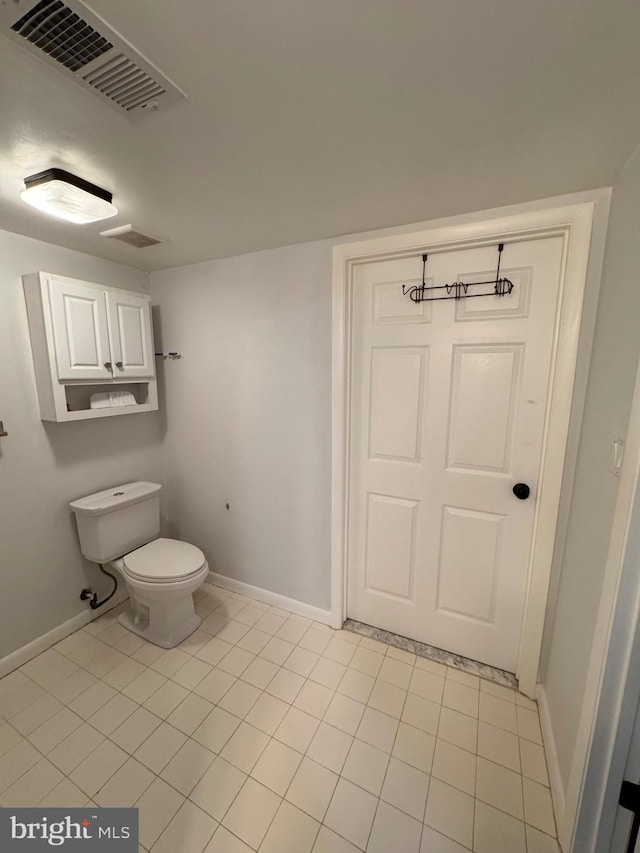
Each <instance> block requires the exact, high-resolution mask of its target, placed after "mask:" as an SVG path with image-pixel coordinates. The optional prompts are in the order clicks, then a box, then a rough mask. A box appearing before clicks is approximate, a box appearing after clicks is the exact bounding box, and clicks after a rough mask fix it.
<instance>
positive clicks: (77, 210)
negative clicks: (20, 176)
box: [20, 169, 118, 225]
mask: <svg viewBox="0 0 640 853" xmlns="http://www.w3.org/2000/svg"><path fill="white" fill-rule="evenodd" d="M69 179H70V180H69ZM25 186H26V189H24V190H23V191H22V192H21V193H20V198H21V199H22V200H23V201H26V203H27V204H30V205H31V206H32V207H35V208H36V209H37V210H41V211H43V212H44V213H48V214H49V215H50V216H57V217H58V218H59V219H66V220H67V221H68V222H75V223H76V224H79V225H82V224H85V223H87V222H97V221H98V220H100V219H109V218H110V217H111V216H115V215H116V214H117V212H118V208H117V207H116V206H115V205H113V204H111V193H108V192H107V191H106V190H102V189H101V188H100V187H96V186H95V185H94V184H90V183H89V182H88V181H84V180H83V179H82V178H78V177H76V176H75V175H71V174H70V173H68V172H64V171H63V170H61V169H51V170H48V172H42V173H40V174H39V175H34V176H32V177H31V178H25Z"/></svg>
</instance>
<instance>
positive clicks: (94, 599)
mask: <svg viewBox="0 0 640 853" xmlns="http://www.w3.org/2000/svg"><path fill="white" fill-rule="evenodd" d="M98 568H99V569H100V571H101V572H102V574H103V575H108V576H109V577H110V578H111V580H112V581H113V589H112V590H111V592H110V593H109V595H108V596H107V597H106V598H103V599H102V601H98V593H97V592H94V593H93V595H91V593H92V590H91V589H90V588H88V587H87V588H86V589H83V590H82V592H81V593H80V600H81V601H86V600H87V599H88V598H89V597H91V601H90V602H89V606H90V607H91V609H92V610H97V609H98V607H102V605H103V604H106V603H107V601H109V599H111V598H113V596H114V595H115V594H116V590H117V589H118V578H117V577H116V576H115V575H112V574H111V572H108V571H107V570H106V569H105V567H104V566H103V565H102V563H98Z"/></svg>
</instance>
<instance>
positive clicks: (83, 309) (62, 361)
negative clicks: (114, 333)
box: [49, 277, 112, 379]
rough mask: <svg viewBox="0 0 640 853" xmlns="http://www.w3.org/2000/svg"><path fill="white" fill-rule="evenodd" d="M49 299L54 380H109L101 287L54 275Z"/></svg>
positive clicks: (109, 364)
mask: <svg viewBox="0 0 640 853" xmlns="http://www.w3.org/2000/svg"><path fill="white" fill-rule="evenodd" d="M49 298H50V302H51V319H52V324H53V339H54V347H55V352H56V363H57V366H58V379H111V378H112V372H111V361H112V359H111V353H110V349H109V332H108V323H107V307H106V303H105V298H104V290H102V289H100V288H98V287H95V286H92V285H89V284H84V283H83V282H78V281H73V280H71V279H64V278H56V277H54V278H51V279H50V281H49Z"/></svg>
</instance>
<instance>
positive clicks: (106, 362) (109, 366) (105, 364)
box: [104, 361, 111, 370]
mask: <svg viewBox="0 0 640 853" xmlns="http://www.w3.org/2000/svg"><path fill="white" fill-rule="evenodd" d="M104 366H105V367H106V368H107V370H111V362H110V361H105V363H104Z"/></svg>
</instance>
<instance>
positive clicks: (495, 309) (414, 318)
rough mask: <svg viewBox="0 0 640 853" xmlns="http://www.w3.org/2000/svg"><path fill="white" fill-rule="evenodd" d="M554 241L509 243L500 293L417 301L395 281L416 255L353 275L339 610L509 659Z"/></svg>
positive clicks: (543, 400) (484, 657)
mask: <svg viewBox="0 0 640 853" xmlns="http://www.w3.org/2000/svg"><path fill="white" fill-rule="evenodd" d="M561 253H562V241H561V239H560V238H546V239H541V240H531V241H526V242H522V243H513V244H507V245H506V246H505V249H504V252H503V258H502V274H503V275H506V276H507V277H509V278H510V279H511V280H512V281H513V282H514V285H515V286H514V290H513V293H512V294H511V295H509V296H504V297H495V296H487V297H483V298H477V299H476V298H474V299H466V300H465V299H461V300H459V301H455V300H441V299H439V300H437V301H435V302H431V303H420V304H417V305H416V304H415V303H413V302H412V301H411V300H410V299H409V297H408V296H405V295H403V294H402V284H407V283H416V273H417V272H418V269H419V268H420V267H421V259H420V258H404V259H400V260H391V261H389V260H385V261H375V262H370V263H367V264H362V265H361V266H360V267H359V268H358V269H357V271H356V274H355V281H354V291H353V306H352V307H353V324H352V340H351V351H352V373H351V383H350V416H351V437H350V478H349V535H348V615H349V616H351V617H352V618H354V619H357V620H359V621H362V622H366V623H369V624H372V625H375V626H377V627H381V628H386V629H387V630H391V631H394V632H396V633H399V634H402V635H404V636H409V637H412V638H414V639H417V640H421V641H423V642H426V643H430V644H431V645H434V646H438V647H440V648H445V649H448V650H450V651H452V652H455V653H458V654H462V655H466V656H468V657H472V658H475V659H478V660H481V661H484V662H486V663H489V664H492V665H494V666H499V667H501V668H503V669H507V670H509V671H513V670H514V669H515V664H516V660H517V653H518V643H519V635H520V625H521V619H522V612H523V602H524V594H525V588H526V581H527V572H528V565H529V549H530V541H531V534H532V527H533V518H534V511H535V499H536V486H537V479H538V470H539V466H540V460H541V447H542V439H543V433H544V423H545V413H546V407H547V389H548V385H549V374H550V364H551V355H552V349H553V340H554V328H555V315H556V306H557V303H558V286H559V277H560V264H561ZM496 261H497V249H496V247H486V248H480V249H468V250H458V251H450V252H443V253H440V254H436V255H433V256H431V257H430V258H429V261H428V266H427V273H428V276H429V283H430V284H431V285H440V284H443V283H452V282H454V281H456V280H461V281H465V282H473V281H474V280H476V281H486V280H488V279H491V278H492V276H494V275H495V263H496ZM418 283H419V280H418ZM518 481H521V482H526V483H528V484H529V485H530V487H531V496H530V498H529V500H527V501H520V500H517V499H516V498H515V497H514V495H513V493H512V486H513V484H514V483H515V482H518Z"/></svg>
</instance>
